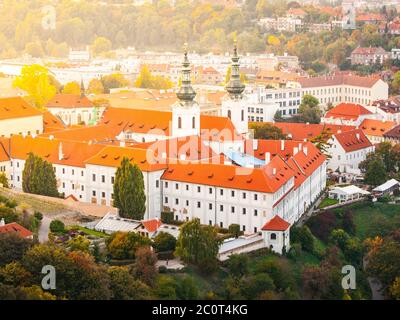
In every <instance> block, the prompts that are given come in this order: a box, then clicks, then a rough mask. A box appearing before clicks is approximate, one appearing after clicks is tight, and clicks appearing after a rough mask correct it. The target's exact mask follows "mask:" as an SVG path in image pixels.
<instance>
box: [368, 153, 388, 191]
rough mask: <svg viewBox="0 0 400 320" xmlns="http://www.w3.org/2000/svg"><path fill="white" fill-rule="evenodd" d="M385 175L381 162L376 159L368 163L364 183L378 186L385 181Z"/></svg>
mask: <svg viewBox="0 0 400 320" xmlns="http://www.w3.org/2000/svg"><path fill="white" fill-rule="evenodd" d="M387 178H388V177H387V173H386V170H385V166H384V164H383V162H382V161H381V160H379V159H376V160H374V161H372V162H370V163H369V165H368V169H367V172H366V173H365V176H364V181H365V183H367V184H370V185H372V186H378V185H380V184H382V183H384V182H385V181H387Z"/></svg>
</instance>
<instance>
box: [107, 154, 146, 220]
mask: <svg viewBox="0 0 400 320" xmlns="http://www.w3.org/2000/svg"><path fill="white" fill-rule="evenodd" d="M114 206H115V207H116V208H118V209H119V214H120V216H121V217H127V218H131V219H135V220H142V219H143V217H144V213H145V211H146V195H145V193H144V180H143V174H142V172H141V171H140V169H139V167H138V166H137V165H136V164H134V165H132V164H131V163H130V161H129V159H128V158H126V157H124V159H123V160H122V162H121V165H120V166H119V167H118V169H117V172H116V174H115V182H114Z"/></svg>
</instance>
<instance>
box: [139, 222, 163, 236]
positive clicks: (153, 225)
mask: <svg viewBox="0 0 400 320" xmlns="http://www.w3.org/2000/svg"><path fill="white" fill-rule="evenodd" d="M142 225H143V227H145V229H146V230H147V231H148V232H151V233H152V232H156V231H157V230H158V228H159V227H160V226H161V225H162V222H161V221H160V220H158V219H152V220H146V221H142Z"/></svg>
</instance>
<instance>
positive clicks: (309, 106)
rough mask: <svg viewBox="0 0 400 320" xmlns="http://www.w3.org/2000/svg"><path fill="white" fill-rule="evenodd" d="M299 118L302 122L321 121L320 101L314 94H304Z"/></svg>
mask: <svg viewBox="0 0 400 320" xmlns="http://www.w3.org/2000/svg"><path fill="white" fill-rule="evenodd" d="M298 119H299V120H300V121H301V122H308V123H320V122H321V110H320V109H319V101H318V99H317V98H315V97H313V96H312V95H308V94H306V95H304V96H303V99H302V101H301V104H300V106H299V115H298Z"/></svg>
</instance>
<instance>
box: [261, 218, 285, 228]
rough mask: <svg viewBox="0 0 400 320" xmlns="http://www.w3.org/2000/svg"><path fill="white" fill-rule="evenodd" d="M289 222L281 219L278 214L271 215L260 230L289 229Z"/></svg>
mask: <svg viewBox="0 0 400 320" xmlns="http://www.w3.org/2000/svg"><path fill="white" fill-rule="evenodd" d="M289 227H290V223H289V222H287V221H285V220H283V219H282V218H281V217H280V216H275V217H273V218H272V219H271V220H270V221H268V222H267V223H266V224H265V225H264V226H263V227H262V228H261V230H264V231H286V230H287V229H289Z"/></svg>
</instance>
